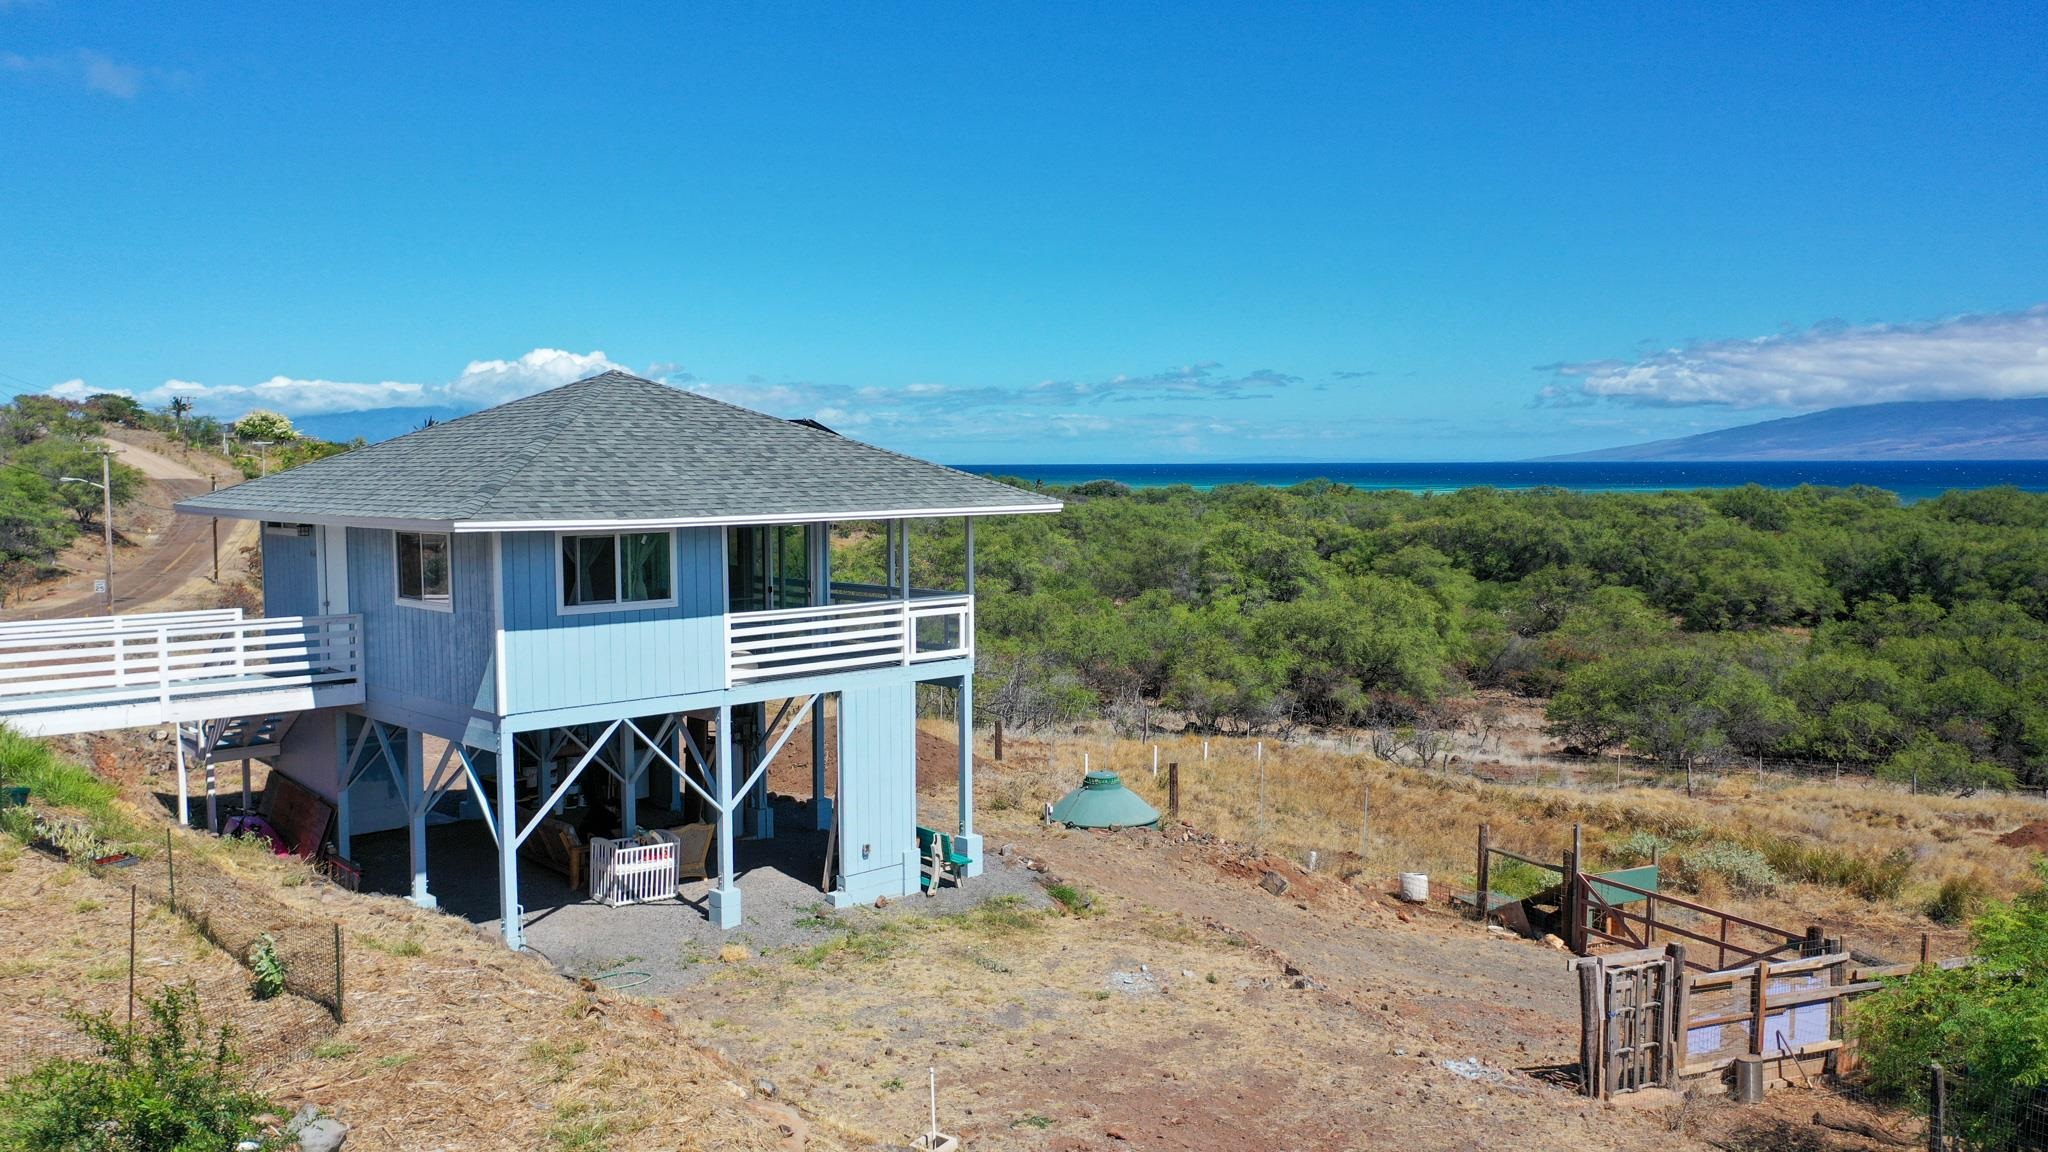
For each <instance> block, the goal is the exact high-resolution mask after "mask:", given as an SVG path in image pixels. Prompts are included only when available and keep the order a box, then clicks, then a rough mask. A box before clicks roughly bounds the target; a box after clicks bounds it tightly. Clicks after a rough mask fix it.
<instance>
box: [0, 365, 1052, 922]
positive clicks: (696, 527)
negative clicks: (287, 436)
mask: <svg viewBox="0 0 2048 1152" xmlns="http://www.w3.org/2000/svg"><path fill="white" fill-rule="evenodd" d="M1058 508H1059V504H1058V503H1057V502H1055V501H1053V500H1050V499H1047V498H1044V497H1041V496H1038V495H1034V494H1032V493H1030V492H1025V491H1021V490H1019V489H1016V488H1013V487H1010V486H1007V485H1003V484H998V483H996V482H994V481H990V480H986V479H983V478H980V477H976V476H971V475H968V474H965V473H962V472H957V471H954V470H952V469H948V468H943V467H940V466H938V465H935V464H930V463H926V462H924V461H921V460H915V459H911V458H909V457H905V456H901V455H898V454H896V453H892V452H887V451H884V450H882V449H879V448H875V447H872V446H870V445H866V444H862V443H860V442H858V441H855V440H851V439H847V438H845V437H842V436H839V435H837V434H835V433H833V432H831V431H829V430H827V429H825V428H823V427H821V426H818V425H815V424H812V423H809V422H801V421H788V420H782V419H778V418H776V417H772V416H768V415H764V414H762V413H759V412H753V411H749V410H747V409H744V408H739V407H735V406H733V405H730V404H726V403H722V402H720V401H717V400H713V399H711V398H709V397H705V396H701V395H697V394H694V393H690V392H685V391H681V390H678V389H675V388H671V387H668V386H666V385H662V384H658V383H655V382H653V381H649V380H643V379H640V378H638V377H635V376H631V375H627V374H625V373H620V372H607V373H604V374H602V375H598V376H593V377H591V378H589V379H586V380H580V381H578V382H576V383H574V384H569V385H566V386H564V387H561V388H556V389H554V390H552V391H548V392H543V393H540V394H538V395H534V396H529V397H526V398H525V399H521V400H515V401H513V402H511V403H508V404H504V405H500V406H499V407H496V408H492V409H488V410H486V411H483V412H479V413H476V414H475V415H472V416H466V417H463V418H461V419H458V420H452V421H448V422H446V423H442V424H436V425H432V426H430V427H427V428H424V429H422V430H420V431H417V432H413V433H411V434H409V435H405V436H401V437H398V438H396V439H393V440H389V441H385V442H383V443H380V444H375V445H372V446H369V447H366V448H359V449H357V450H355V451H352V452H349V453H346V454H343V455H340V456H335V457H331V458H328V459H324V460H319V461H315V462H313V463H310V464H306V465H303V466H301V467H298V468H294V469H292V470H290V471H288V472H283V473H279V474H277V475H273V476H268V477H265V478H262V479H258V480H252V481H250V482H248V483H245V484H241V485H238V486H235V487H233V488H228V489H223V490H221V491H220V492H218V493H212V494H208V495H205V496H201V497H197V498H195V499H191V500H187V501H184V502H183V503H181V504H180V505H179V511H181V512H184V513H189V514H193V515H202V516H216V517H230V518H244V519H251V520H260V521H262V522H263V526H264V527H263V533H262V549H263V569H264V582H263V583H264V587H263V600H264V617H263V619H261V620H253V619H252V620H242V619H240V618H239V617H238V616H233V615H232V614H230V616H229V617H223V615H222V614H220V613H213V614H175V613H174V614H168V615H159V616H151V617H110V618H101V619H97V620H82V621H69V622H54V623H49V624H38V625H35V626H33V627H29V626H21V627H24V628H28V630H26V631H22V632H19V633H14V634H10V633H9V632H7V631H6V628H7V627H10V626H0V720H6V721H8V722H10V723H13V724H15V725H17V726H18V727H20V728H22V729H23V730H25V731H28V732H31V733H38V732H41V733H58V732H77V731H88V730H93V729H105V728H116V727H126V726H135V725H155V724H176V725H177V728H178V732H179V735H180V740H179V749H180V755H181V757H185V758H187V759H189V760H191V761H192V762H194V763H195V764H197V765H200V766H203V767H204V769H205V771H206V776H207V786H206V797H207V801H208V804H209V810H210V809H211V805H212V800H213V793H214V788H213V785H212V780H213V767H214V764H215V762H216V761H226V762H232V761H235V760H242V761H245V762H246V760H247V759H248V758H250V757H260V758H264V759H267V760H269V761H270V762H271V765H272V768H273V771H274V772H275V773H281V774H282V775H284V776H286V777H289V778H290V779H291V780H292V781H294V782H295V783H296V784H297V785H298V786H300V787H301V788H303V789H304V790H306V791H309V792H311V793H313V794H315V795H316V796H318V797H319V798H321V799H322V800H324V801H325V802H326V803H327V804H329V805H331V806H332V808H333V810H334V818H333V822H332V824H331V826H330V828H331V831H330V833H329V837H330V841H329V842H330V844H331V849H332V851H333V852H334V853H335V854H336V855H337V856H339V857H342V858H344V859H345V858H347V857H348V856H349V855H350V847H351V837H352V836H356V835H362V834H364V833H366V832H371V831H379V830H395V829H397V828H401V827H403V828H407V829H409V830H410V852H409V859H410V871H411V882H410V895H411V898H412V899H413V900H415V901H417V902H419V903H420V904H423V905H428V906H432V905H433V904H434V902H435V898H434V895H433V892H434V887H435V882H436V876H435V872H434V867H433V861H430V860H429V859H428V855H427V842H428V841H427V835H426V829H427V826H428V823H429V821H430V820H432V821H435V822H444V821H448V820H452V819H460V820H469V821H474V822H476V823H477V824H480V825H481V826H482V827H483V828H484V829H485V830H487V832H488V835H489V836H490V838H491V842H492V843H493V845H494V847H495V860H496V867H497V881H498V892H499V903H500V906H501V909H502V917H501V921H500V922H501V923H502V925H503V931H504V935H505V940H506V942H507V943H508V944H509V945H511V946H513V947H518V946H520V943H521V933H522V916H521V910H520V857H521V848H522V846H524V845H527V844H528V843H529V841H530V839H531V838H532V837H535V836H536V835H545V834H546V829H545V828H544V827H543V825H545V824H548V823H549V822H550V821H552V820H557V819H559V818H561V815H562V813H563V812H564V811H565V809H567V810H571V811H573V810H575V809H576V807H577V806H578V801H579V800H582V799H584V798H586V797H589V798H593V800H594V804H593V807H596V806H597V805H598V804H601V807H598V810H599V811H602V812H605V813H608V814H609V815H610V816H611V817H612V822H613V823H615V825H616V827H617V828H618V829H619V832H618V833H617V835H619V836H620V837H621V838H624V837H630V836H631V835H632V834H633V833H634V832H635V831H636V830H637V829H639V828H641V827H649V828H652V827H658V826H661V825H662V824H665V823H670V822H675V823H681V824H684V825H686V826H687V825H691V824H694V825H697V826H708V835H709V840H710V842H711V843H712V845H713V847H712V848H711V850H710V851H711V854H712V857H713V858H714V861H715V863H713V864H712V866H711V868H710V869H709V871H710V877H711V879H712V880H713V882H714V886H713V888H712V890H711V892H710V895H709V898H708V901H707V911H708V914H709V916H710V917H711V918H712V920H713V921H715V922H716V923H717V924H718V925H720V926H721V927H726V928H731V927H735V926H737V925H738V924H739V923H740V922H741V901H742V892H741V888H740V886H739V883H738V879H737V876H736V869H735V863H734V860H735V845H736V842H737V841H739V840H740V839H742V838H752V837H771V836H773V835H774V826H773V824H774V821H773V809H772V808H771V807H770V805H769V802H768V794H767V789H768V769H769V766H770V764H771V763H772V762H773V761H774V760H775V758H776V757H777V755H778V754H780V753H782V751H783V750H784V749H785V748H786V747H787V746H788V745H789V742H790V740H791V738H792V736H793V734H794V733H796V732H797V731H799V730H800V728H801V727H802V726H803V725H804V723H805V721H807V720H810V721H817V722H813V723H810V724H809V725H808V728H809V734H810V740H811V743H812V748H811V765H812V771H813V788H812V792H813V801H812V803H811V805H810V807H809V810H808V812H807V814H806V815H807V818H808V819H810V820H812V821H814V822H815V823H816V826H817V827H818V828H821V829H823V828H831V829H833V830H834V835H833V837H832V842H833V843H834V844H835V845H836V847H835V849H834V853H835V855H834V858H833V860H832V861H831V862H830V871H831V872H832V873H833V874H834V875H836V880H835V881H834V882H833V886H832V890H831V891H830V893H829V898H830V900H831V902H832V903H833V904H834V905H849V904H861V903H871V902H873V901H874V900H875V899H876V898H877V897H883V896H889V897H893V896H898V895H903V894H907V893H913V892H915V891H917V890H918V887H919V877H920V845H919V833H918V828H917V815H916V779H917V777H916V748H917V732H916V706H917V704H916V702H917V688H918V686H919V685H920V684H935V685H941V686H944V687H946V688H948V689H950V690H951V691H953V692H955V693H957V694H958V701H957V702H958V707H957V709H956V710H955V711H956V715H957V716H958V718H959V724H960V757H959V795H960V807H959V824H958V830H957V834H956V835H955V836H954V839H953V847H952V850H953V852H954V853H956V854H958V855H960V856H964V857H965V858H967V860H968V861H970V863H968V864H966V865H965V866H964V871H965V872H966V874H968V875H970V876H972V875H974V874H977V873H979V871H980V869H981V864H982V852H983V848H982V842H981V839H980V837H978V836H976V835H975V833H974V811H973V778H972V772H973V765H972V761H971V758H970V755H969V748H970V747H971V742H970V740H969V739H968V725H969V723H970V718H971V716H972V714H973V707H972V699H971V696H972V691H973V668H974V564H973V556H974V544H973V540H974V535H973V528H974V521H975V519H976V518H978V517H982V516H998V515H1015V514H1022V513H1038V512H1052V511H1056V510H1058ZM942 518H960V519H961V520H963V521H964V526H965V527H964V545H965V563H964V565H956V566H957V567H958V568H959V580H958V583H957V585H956V586H953V587H947V588H923V587H918V586H916V582H915V581H913V580H912V579H911V572H912V565H911V559H912V552H911V550H912V547H913V540H914V538H915V537H916V535H917V533H916V532H915V531H914V530H913V526H914V525H917V524H919V523H920V522H927V523H928V522H931V521H934V520H939V519H942ZM847 522H867V523H868V524H869V525H870V531H872V532H873V533H874V535H875V536H878V537H880V538H881V539H883V540H884V541H885V542H886V543H885V547H884V548H883V551H884V553H885V555H886V557H887V561H886V564H885V565H884V566H883V567H882V570H881V575H880V578H879V580H877V579H875V578H873V577H871V578H870V579H869V580H867V581H865V582H859V583H855V582H850V581H846V580H842V579H838V578H835V574H834V572H833V570H832V547H831V542H832V539H833V525H834V524H835V523H841V524H844V523H847ZM926 567H927V568H929V567H930V565H926ZM949 582H950V581H949ZM187 615H191V616H193V617H194V618H193V619H190V620H186V619H184V618H183V617H185V616H187ZM201 616H203V617H204V618H200V617H201ZM67 629H68V630H67ZM38 661H40V662H41V663H40V664H39V663H38ZM37 668H40V670H41V671H40V674H31V673H27V672H25V671H23V670H30V669H37ZM10 670H14V671H10ZM17 673H19V674H17ZM9 677H12V678H11V679H10V678H9ZM828 701H829V703H830V707H829V708H828V707H827V703H828ZM827 718H829V720H830V723H831V724H832V725H834V726H835V728H834V731H835V733H836V745H837V753H838V754H837V765H836V766H837V773H836V776H837V781H836V793H832V794H828V785H827V781H826V778H825V765H826V762H827V757H826V749H825V742H826V729H827V724H826V723H825V722H823V721H825V720H826V719H827ZM182 764H183V762H182V761H181V771H180V777H181V800H180V804H179V808H180V815H181V817H182V816H183V815H184V814H185V808H186V804H185V803H184V800H183V798H182V797H183V791H184V789H183V786H182V782H183V777H184V770H183V766H182ZM600 793H601V794H602V795H601V799H598V798H599V794H600ZM585 810H586V811H588V810H589V809H585Z"/></svg>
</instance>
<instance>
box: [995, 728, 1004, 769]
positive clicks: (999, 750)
mask: <svg viewBox="0 0 2048 1152" xmlns="http://www.w3.org/2000/svg"><path fill="white" fill-rule="evenodd" d="M1002 759H1003V718H1002V717H1000V716H998V717H996V762H997V763H999V764H1000V763H1002Z"/></svg>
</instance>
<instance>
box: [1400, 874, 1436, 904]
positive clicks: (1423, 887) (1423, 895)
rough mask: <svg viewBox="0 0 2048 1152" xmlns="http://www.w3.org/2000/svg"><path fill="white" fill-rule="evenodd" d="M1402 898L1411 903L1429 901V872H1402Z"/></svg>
mask: <svg viewBox="0 0 2048 1152" xmlns="http://www.w3.org/2000/svg"><path fill="white" fill-rule="evenodd" d="M1401 899H1403V900H1406V901H1407V902H1409V903H1410V904H1427V903H1429V874H1428V873H1426V872H1403V873H1401Z"/></svg>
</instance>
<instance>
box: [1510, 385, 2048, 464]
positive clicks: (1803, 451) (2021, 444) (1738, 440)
mask: <svg viewBox="0 0 2048 1152" xmlns="http://www.w3.org/2000/svg"><path fill="white" fill-rule="evenodd" d="M1543 459H1545V460H2042V459H2048V397H2040V398H2033V399H2026V400H1916V401H1904V402H1900V403H1895V404H1858V405H1855V406H1853V407H1848V408H1829V409H1827V410H1826V411H1824V412H1811V413H1808V414H1807V415H1804V416H1788V417H1786V418H1784V419H1782V420H1765V421H1763V422H1762V423H1758V424H1745V425H1743V426H1741V427H1739V428H1723V429H1721V430H1720V431H1718V432H1703V433H1701V434H1699V435H1697V436H1684V437H1680V438H1678V439H1676V440H1654V441H1651V442H1650V443H1648V444H1632V445H1629V446H1627V447H1624V448H1603V449H1600V450H1599V451H1596V452H1574V453H1572V454H1570V455H1568V456H1546V457H1543Z"/></svg>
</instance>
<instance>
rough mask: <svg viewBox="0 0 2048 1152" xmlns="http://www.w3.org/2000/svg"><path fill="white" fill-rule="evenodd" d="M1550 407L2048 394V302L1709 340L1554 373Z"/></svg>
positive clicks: (1547, 396)
mask: <svg viewBox="0 0 2048 1152" xmlns="http://www.w3.org/2000/svg"><path fill="white" fill-rule="evenodd" d="M1551 370H1552V371H1554V372H1555V373H1556V374H1557V376H1558V377H1559V378H1560V379H1559V382H1558V383H1557V384H1555V385H1552V386H1551V387H1549V388H1545V389H1544V390H1543V391H1542V393H1541V394H1540V396H1539V399H1540V400H1541V401H1544V402H1548V403H1552V404H1564V405H1568V404H1572V403H1586V402H1590V401H1595V400H1612V401H1615V402H1618V403H1622V404H1629V405H1636V406H1646V407H1681V406H1687V405H1703V404H1711V405H1722V406H1726V407H1731V408H1765V407H1770V408H1830V407H1836V406H1839V405H1844V404H1877V403H1883V402H1886V401H1894V400H1957V399H1966V398H1991V399H1999V398H2008V397H2015V396H2038V395H2043V394H2048V305H2040V306H2037V307H2033V308H2028V309H2026V310H2024V311H2019V312H1994V313H1985V314H1981V315H1967V316H1956V317H1952V318H1950V319H1946V320H1939V321H1934V322H1931V323H1925V324H1873V325H1868V326H1864V327H1851V326H1848V325H1840V324H1826V325H1818V326H1815V327H1813V328H1809V329H1807V330H1805V331H1801V332H1791V333H1784V334H1780V335H1775V336H1760V337H1757V338H1755V339H1751V340H1711V341H1703V342H1700V343H1695V344H1689V345H1687V346H1685V347H1683V348H1673V349H1669V350H1667V351H1664V352H1660V353H1658V354H1656V355H1655V356H1651V357H1649V358H1647V359H1643V360H1638V361H1634V362H1629V361H1621V360H1601V361H1592V362H1588V363H1581V364H1560V365H1554V366H1552V369H1551Z"/></svg>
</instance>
